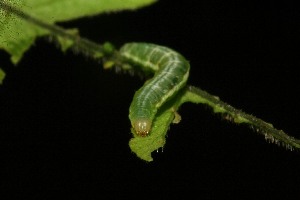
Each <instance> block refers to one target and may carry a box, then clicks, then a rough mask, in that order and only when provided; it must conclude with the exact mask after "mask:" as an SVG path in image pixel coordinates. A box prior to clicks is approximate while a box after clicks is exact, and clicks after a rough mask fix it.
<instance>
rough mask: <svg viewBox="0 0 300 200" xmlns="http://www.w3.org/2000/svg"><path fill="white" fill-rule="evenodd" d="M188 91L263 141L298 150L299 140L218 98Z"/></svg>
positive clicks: (193, 90) (193, 88)
mask: <svg viewBox="0 0 300 200" xmlns="http://www.w3.org/2000/svg"><path fill="white" fill-rule="evenodd" d="M188 91H189V92H191V93H192V94H195V95H197V96H199V97H201V98H202V99H203V100H202V102H201V103H204V104H207V105H209V106H210V107H212V108H213V110H214V112H215V113H221V114H222V116H223V117H224V118H225V119H227V120H229V121H231V122H234V123H244V124H247V125H248V126H250V127H251V128H252V129H253V130H254V131H256V132H257V133H259V134H262V135H264V136H265V139H266V140H268V141H270V142H272V143H275V144H278V145H282V146H285V147H286V148H287V149H290V150H292V149H294V148H295V149H300V140H299V139H295V138H294V137H291V136H289V135H287V134H286V133H285V132H283V131H282V130H277V129H276V128H274V127H273V125H272V124H270V123H267V122H265V121H263V120H261V119H259V118H257V117H255V116H253V115H250V114H247V113H244V112H243V111H241V110H238V109H236V108H234V107H232V106H230V105H228V104H226V103H225V102H223V101H221V100H220V99H219V98H218V97H216V96H213V95H211V94H209V93H207V92H205V91H204V90H201V89H199V88H196V87H194V86H189V87H188ZM198 103H199V101H198Z"/></svg>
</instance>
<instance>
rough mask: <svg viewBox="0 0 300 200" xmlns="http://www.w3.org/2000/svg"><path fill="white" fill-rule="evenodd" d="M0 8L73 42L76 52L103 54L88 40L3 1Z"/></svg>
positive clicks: (102, 51)
mask: <svg viewBox="0 0 300 200" xmlns="http://www.w3.org/2000/svg"><path fill="white" fill-rule="evenodd" d="M0 7H1V9H3V10H5V11H6V12H8V13H12V14H14V15H16V16H18V17H20V18H21V19H23V20H25V21H27V22H30V23H32V24H35V25H36V26H38V27H41V28H45V29H47V30H49V31H50V33H51V34H52V35H54V36H60V37H63V38H66V39H70V40H72V41H73V42H74V44H75V45H74V46H76V50H77V51H79V52H81V53H83V54H87V55H96V54H104V49H103V46H102V45H99V44H97V43H95V42H92V41H90V40H88V39H85V38H82V37H79V36H78V35H75V34H70V33H68V32H67V31H66V30H65V29H63V28H61V27H59V26H56V25H53V24H48V23H47V22H43V21H41V20H39V19H36V18H34V17H32V16H30V15H29V14H27V13H25V12H23V11H21V10H18V9H16V8H14V7H13V6H10V5H8V4H7V3H4V2H3V1H0Z"/></svg>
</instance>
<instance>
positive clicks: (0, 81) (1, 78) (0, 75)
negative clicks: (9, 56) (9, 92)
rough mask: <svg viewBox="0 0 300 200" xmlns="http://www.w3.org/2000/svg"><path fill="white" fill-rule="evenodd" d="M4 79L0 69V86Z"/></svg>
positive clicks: (3, 73)
mask: <svg viewBox="0 0 300 200" xmlns="http://www.w3.org/2000/svg"><path fill="white" fill-rule="evenodd" d="M4 78H5V72H4V71H3V70H2V69H1V68H0V85H1V84H2V83H3V80H4Z"/></svg>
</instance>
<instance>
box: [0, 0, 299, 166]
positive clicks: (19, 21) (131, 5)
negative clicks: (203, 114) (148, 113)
mask: <svg viewBox="0 0 300 200" xmlns="http://www.w3.org/2000/svg"><path fill="white" fill-rule="evenodd" d="M100 2H101V4H100ZM153 2H154V1H153V0H136V1H125V0H114V1H112V0H106V1H105V0H101V1H100V0H94V1H88V3H87V1H80V0H73V1H72V3H73V5H72V8H71V9H66V8H70V6H68V3H70V1H63V0H56V1H51V3H49V2H47V1H42V0H36V1H33V0H31V1H27V0H23V1H18V0H15V1H7V0H5V1H4V0H2V1H0V6H1V7H0V11H1V15H2V17H1V19H0V30H1V34H0V48H2V49H4V50H5V51H7V52H8V53H9V54H10V55H11V61H12V62H13V63H14V64H17V63H18V62H19V61H20V59H21V58H22V56H23V54H24V52H26V51H27V50H28V49H29V48H30V46H31V45H32V44H33V42H34V41H35V39H36V38H37V37H40V36H48V37H51V38H52V39H53V40H55V41H57V43H59V44H60V46H61V50H62V51H66V50H68V49H75V50H76V51H77V52H80V53H82V54H84V55H85V56H89V57H91V58H93V59H95V60H100V61H101V62H102V64H103V67H104V68H105V69H109V68H113V67H115V66H117V67H120V68H121V69H122V70H124V71H136V70H142V71H143V68H137V66H133V65H131V63H128V62H127V61H125V60H124V59H123V58H122V56H120V53H119V50H117V49H115V48H114V47H113V45H111V44H110V43H105V44H102V45H100V44H96V43H94V42H92V41H90V40H88V39H85V38H82V37H80V36H79V34H78V30H76V29H72V30H65V29H63V28H61V27H58V26H56V25H54V23H55V22H60V21H68V20H71V19H75V18H79V17H84V16H91V15H96V14H99V13H103V12H109V11H118V10H124V9H136V8H138V7H141V6H144V5H148V4H150V3H153ZM24 5H26V6H24ZM27 5H30V6H27ZM29 12H30V15H28V14H27V13H29ZM53 16H54V17H53ZM20 27H21V28H20ZM20 29H22V33H20V32H19V31H18V30H20ZM0 67H1V66H0ZM191 67H193V66H191ZM143 72H144V73H148V71H143ZM4 77H5V73H4V71H3V70H1V69H0V83H1V82H2V81H3V79H4ZM186 102H191V103H196V104H198V103H201V104H206V105H208V106H210V107H212V109H213V111H214V113H220V114H221V116H222V117H223V118H224V119H226V120H229V121H231V122H234V123H237V124H240V123H243V124H247V125H248V126H249V127H251V128H253V129H254V130H255V131H257V132H258V133H260V134H262V135H264V136H265V138H266V139H267V140H269V141H271V142H274V143H276V144H281V145H283V146H285V147H286V148H288V149H293V148H297V149H299V148H300V141H299V140H297V139H295V138H293V137H291V136H289V135H287V134H286V133H284V132H283V131H281V130H277V129H275V128H274V127H273V126H272V125H271V124H270V123H266V122H264V121H263V120H260V119H258V118H256V117H254V116H252V115H249V114H246V113H244V112H242V111H241V110H238V109H235V108H233V107H232V106H230V105H228V104H226V103H224V102H222V101H221V100H220V99H219V98H218V97H216V96H214V95H211V94H209V93H207V92H205V91H203V90H201V89H200V88H197V87H194V86H190V85H188V86H186V87H184V88H183V89H181V90H180V91H179V92H178V93H177V94H176V96H175V97H174V98H172V99H171V100H170V101H168V102H167V103H166V104H164V105H162V107H161V108H160V109H159V112H158V113H157V115H156V116H155V119H154V122H153V129H152V130H151V132H150V133H149V136H147V137H139V136H137V135H134V137H133V138H132V139H131V140H130V142H129V145H130V148H131V149H132V151H133V152H135V153H136V154H137V156H138V157H140V158H141V159H144V160H146V161H152V157H151V152H153V151H154V150H157V149H158V148H160V147H163V146H164V144H165V137H166V134H167V130H168V128H169V126H170V124H171V123H172V122H179V121H180V120H179V119H180V116H179V115H178V114H177V113H176V111H177V110H178V108H179V107H180V106H181V105H182V104H183V103H186ZM174 119H175V120H174ZM124 120H125V119H124Z"/></svg>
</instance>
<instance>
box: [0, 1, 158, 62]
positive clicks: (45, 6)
mask: <svg viewBox="0 0 300 200" xmlns="http://www.w3.org/2000/svg"><path fill="white" fill-rule="evenodd" d="M155 1H156V0H51V1H49V0H10V1H8V0H3V1H2V2H1V4H4V3H8V2H9V5H11V6H13V7H15V8H17V9H19V10H21V11H23V12H25V13H28V14H30V16H32V17H34V18H37V19H39V20H42V21H43V22H45V23H49V24H54V23H55V22H63V21H69V20H73V19H77V18H81V17H87V16H93V15H98V14H100V13H104V12H112V11H120V10H135V9H137V8H140V7H142V6H147V5H149V4H151V3H154V2H155ZM0 6H1V5H0ZM4 8H5V7H4V6H3V5H2V6H1V7H0V15H1V16H0V49H4V50H6V51H7V52H8V53H9V54H11V61H12V62H13V63H15V64H16V63H18V62H19V61H20V59H21V58H22V56H23V54H24V52H26V51H27V50H28V49H29V48H30V46H31V45H32V44H33V43H34V41H35V39H36V37H38V36H44V35H47V34H49V31H48V30H45V29H43V28H40V27H37V26H36V25H33V24H31V23H30V22H28V21H25V20H24V19H20V18H19V17H17V16H14V15H13V14H12V13H11V11H10V10H4Z"/></svg>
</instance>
